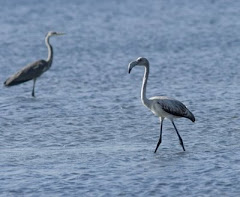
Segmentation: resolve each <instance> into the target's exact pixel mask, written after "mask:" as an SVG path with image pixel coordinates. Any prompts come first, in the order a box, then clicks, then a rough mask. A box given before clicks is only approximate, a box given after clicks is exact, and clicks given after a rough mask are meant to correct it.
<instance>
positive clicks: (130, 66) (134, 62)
mask: <svg viewBox="0 0 240 197" xmlns="http://www.w3.org/2000/svg"><path fill="white" fill-rule="evenodd" d="M136 65H137V62H136V61H133V62H130V63H129V64H128V73H129V74H130V72H131V70H132V68H133V67H134V66H136Z"/></svg>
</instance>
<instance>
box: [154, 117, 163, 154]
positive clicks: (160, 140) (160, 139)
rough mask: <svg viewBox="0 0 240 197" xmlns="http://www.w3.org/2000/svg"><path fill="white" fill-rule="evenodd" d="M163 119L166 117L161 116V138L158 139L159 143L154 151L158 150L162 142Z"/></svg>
mask: <svg viewBox="0 0 240 197" xmlns="http://www.w3.org/2000/svg"><path fill="white" fill-rule="evenodd" d="M163 120H164V118H160V137H159V140H158V143H157V146H156V149H155V151H154V153H156V152H157V149H158V147H159V145H160V144H161V142H162V126H163Z"/></svg>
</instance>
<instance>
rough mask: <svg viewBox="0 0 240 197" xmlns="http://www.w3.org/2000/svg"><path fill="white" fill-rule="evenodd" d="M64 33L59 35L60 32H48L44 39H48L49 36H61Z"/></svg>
mask: <svg viewBox="0 0 240 197" xmlns="http://www.w3.org/2000/svg"><path fill="white" fill-rule="evenodd" d="M64 34H65V33H61V32H55V31H49V32H48V33H47V35H46V37H50V36H61V35H64Z"/></svg>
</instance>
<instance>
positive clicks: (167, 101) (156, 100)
mask: <svg viewBox="0 0 240 197" xmlns="http://www.w3.org/2000/svg"><path fill="white" fill-rule="evenodd" d="M135 66H144V67H145V72H144V76H143V84H142V88H141V100H142V103H143V105H145V106H146V107H147V108H149V109H150V110H151V111H152V112H153V113H154V114H155V115H156V116H158V117H159V119H160V125H161V126H160V137H159V141H158V143H157V146H156V149H155V153H156V152H157V149H158V147H159V145H160V144H161V142H162V125H163V120H164V118H168V119H169V120H171V122H172V124H173V126H174V128H175V130H176V132H177V135H178V138H179V142H180V144H181V146H182V148H183V150H184V151H185V148H184V144H183V140H182V138H181V136H180V134H179V132H178V130H177V127H176V126H175V124H174V121H173V120H174V119H175V118H182V117H184V118H188V119H190V120H191V121H192V122H194V121H195V117H194V115H193V114H192V113H191V112H190V111H189V110H188V109H187V107H186V106H185V105H184V104H183V103H181V102H180V101H178V100H175V99H172V98H168V97H166V96H154V97H151V98H149V99H148V98H147V97H146V86H147V80H148V75H149V62H148V60H147V59H146V58H143V57H139V58H138V59H137V60H136V61H133V62H130V63H129V65H128V72H129V73H130V72H131V70H132V68H133V67H135Z"/></svg>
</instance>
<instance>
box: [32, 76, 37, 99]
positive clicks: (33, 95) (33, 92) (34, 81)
mask: <svg viewBox="0 0 240 197" xmlns="http://www.w3.org/2000/svg"><path fill="white" fill-rule="evenodd" d="M36 80H37V79H36V78H35V79H33V89H32V97H35V91H34V89H35V83H36Z"/></svg>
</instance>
